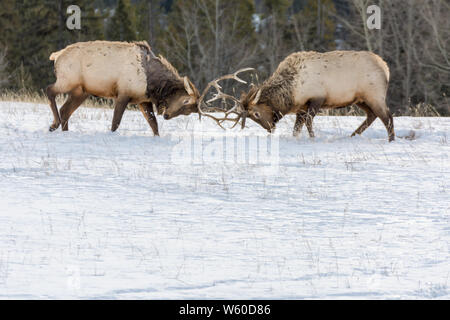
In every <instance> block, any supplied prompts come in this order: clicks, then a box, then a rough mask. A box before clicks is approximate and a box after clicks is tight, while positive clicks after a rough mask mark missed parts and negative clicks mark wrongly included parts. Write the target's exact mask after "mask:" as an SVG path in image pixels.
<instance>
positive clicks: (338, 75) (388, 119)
mask: <svg viewBox="0 0 450 320" xmlns="http://www.w3.org/2000/svg"><path fill="white" fill-rule="evenodd" d="M388 83H389V68H388V66H387V64H386V62H384V61H383V59H382V58H381V57H379V56H378V55H376V54H374V53H371V52H367V51H332V52H326V53H318V52H296V53H293V54H291V55H289V56H288V57H287V58H286V59H285V60H284V61H282V62H281V63H280V64H279V66H278V68H277V69H276V71H275V72H274V73H273V74H272V76H271V77H270V78H269V79H267V80H266V81H264V82H263V83H262V85H260V86H259V87H257V86H254V87H252V88H251V89H250V90H249V92H248V93H247V94H243V95H242V96H241V100H240V103H241V107H240V112H239V118H242V127H244V126H245V119H246V117H249V118H250V119H252V120H253V121H255V122H257V123H258V124H259V125H261V126H262V127H263V128H265V129H266V130H267V131H269V132H273V130H274V129H275V126H276V123H277V122H278V121H279V120H280V119H282V118H283V116H284V115H286V114H296V121H295V125H294V132H293V134H294V136H298V135H299V133H300V130H301V128H302V127H303V124H304V123H305V122H306V127H307V129H308V133H309V135H310V137H314V131H313V127H312V122H313V118H314V116H315V115H316V113H317V112H318V111H319V109H324V108H340V107H346V106H349V105H352V104H356V105H357V106H358V107H360V108H361V109H362V110H364V111H365V112H366V114H367V118H366V120H365V121H364V122H363V123H362V124H361V125H360V126H359V128H357V129H356V130H355V132H353V134H352V136H354V135H356V134H362V133H363V132H364V130H366V129H367V128H368V127H369V126H370V125H371V124H372V122H373V121H375V119H376V118H377V117H378V118H380V119H381V121H382V122H383V123H384V125H385V127H386V130H387V133H388V137H389V141H393V140H394V139H395V133H394V122H393V118H392V114H391V113H390V111H389V109H388V107H387V105H386V93H387V88H388ZM237 121H239V119H237Z"/></svg>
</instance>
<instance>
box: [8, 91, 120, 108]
mask: <svg viewBox="0 0 450 320" xmlns="http://www.w3.org/2000/svg"><path fill="white" fill-rule="evenodd" d="M66 99H67V95H59V96H58V97H57V98H56V103H57V104H58V106H62V105H63V104H64V102H65V101H66ZM0 101H17V102H31V103H42V104H48V99H47V96H46V95H45V94H44V92H43V91H31V90H30V91H28V90H20V91H8V90H5V91H2V92H1V93H0ZM83 106H84V107H88V108H112V107H113V101H112V100H111V99H103V98H96V97H90V98H88V99H87V100H86V101H85V102H84V103H83Z"/></svg>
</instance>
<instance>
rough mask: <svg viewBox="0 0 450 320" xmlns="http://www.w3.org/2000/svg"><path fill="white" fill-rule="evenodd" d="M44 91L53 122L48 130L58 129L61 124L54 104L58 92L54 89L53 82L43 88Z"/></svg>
mask: <svg viewBox="0 0 450 320" xmlns="http://www.w3.org/2000/svg"><path fill="white" fill-rule="evenodd" d="M45 93H46V94H47V98H48V100H49V101H50V109H51V110H52V113H53V123H52V124H51V125H50V128H49V131H55V130H56V129H58V127H59V125H60V124H61V118H60V116H59V112H58V106H57V105H56V96H57V95H58V94H59V93H60V92H58V91H57V90H56V88H55V84H52V85H49V86H48V87H47V88H46V89H45Z"/></svg>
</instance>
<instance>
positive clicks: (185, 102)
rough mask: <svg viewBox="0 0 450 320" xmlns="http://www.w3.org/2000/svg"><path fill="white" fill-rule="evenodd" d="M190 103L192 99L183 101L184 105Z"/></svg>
mask: <svg viewBox="0 0 450 320" xmlns="http://www.w3.org/2000/svg"><path fill="white" fill-rule="evenodd" d="M190 101H191V99H185V100H184V101H183V104H188V103H189V102H190Z"/></svg>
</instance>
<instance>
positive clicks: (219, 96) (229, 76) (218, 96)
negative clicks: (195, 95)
mask: <svg viewBox="0 0 450 320" xmlns="http://www.w3.org/2000/svg"><path fill="white" fill-rule="evenodd" d="M253 70H255V69H253V68H244V69H240V70H238V71H236V72H235V73H232V74H227V75H225V76H222V77H220V78H217V79H215V80H213V81H211V82H210V83H208V85H207V86H206V88H205V90H204V91H203V93H202V95H201V96H200V98H199V100H198V113H199V116H200V118H201V116H202V115H203V116H205V117H208V118H211V119H213V120H214V121H216V123H217V124H218V125H219V126H220V127H221V128H222V129H224V130H225V128H224V127H223V126H222V123H223V122H224V121H233V122H234V125H233V126H232V127H231V128H234V127H235V126H236V125H237V124H238V123H239V120H240V119H241V117H242V112H239V111H238V109H239V107H241V102H240V101H239V99H237V98H236V97H233V96H232V95H229V94H226V93H223V92H222V87H221V86H220V84H219V82H220V81H223V80H228V79H233V80H236V81H237V82H240V83H244V84H247V82H246V81H244V80H242V79H241V78H239V77H238V74H240V73H242V72H246V71H253ZM211 87H213V88H214V89H216V91H217V93H216V94H215V95H214V96H213V98H211V99H210V100H208V101H206V102H205V104H206V105H208V104H210V103H211V102H214V101H217V100H219V99H222V101H223V102H224V104H226V100H227V99H229V100H232V101H233V102H234V106H233V107H232V108H231V109H229V110H227V109H220V108H214V109H213V110H214V111H219V112H223V113H225V117H223V118H216V117H214V116H213V115H211V114H208V113H206V112H205V111H203V110H202V104H203V103H204V102H203V100H204V99H205V97H206V94H207V93H208V91H209V89H211ZM210 109H211V108H210ZM230 114H236V115H237V117H236V118H229V115H230Z"/></svg>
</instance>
